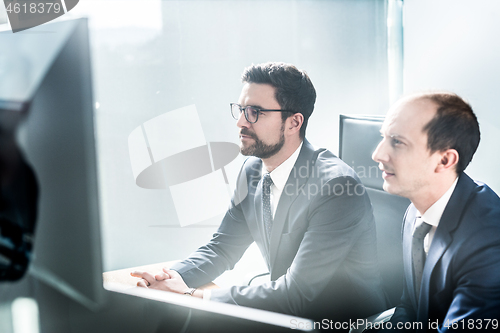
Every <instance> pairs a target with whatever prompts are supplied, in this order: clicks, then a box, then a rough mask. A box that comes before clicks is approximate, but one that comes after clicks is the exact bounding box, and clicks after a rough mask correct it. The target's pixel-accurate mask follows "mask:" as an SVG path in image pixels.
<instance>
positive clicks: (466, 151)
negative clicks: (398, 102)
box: [417, 92, 481, 174]
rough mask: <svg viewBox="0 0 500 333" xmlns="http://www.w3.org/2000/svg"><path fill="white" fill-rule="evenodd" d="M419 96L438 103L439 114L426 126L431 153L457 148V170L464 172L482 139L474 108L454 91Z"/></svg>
mask: <svg viewBox="0 0 500 333" xmlns="http://www.w3.org/2000/svg"><path fill="white" fill-rule="evenodd" d="M417 98H419V99H427V100H430V101H432V102H434V103H435V104H436V105H437V111H436V115H435V116H434V118H433V119H432V120H431V121H430V122H429V123H428V124H427V125H425V127H424V132H427V146H428V148H429V149H430V151H431V152H436V151H444V150H446V149H455V150H456V151H457V152H458V156H459V159H458V163H457V165H456V172H457V174H460V173H461V172H462V171H464V170H465V168H466V167H467V166H468V165H469V163H470V161H471V160H472V157H473V156H474V153H475V152H476V150H477V147H478V145H479V141H480V139H481V133H480V131H479V123H478V121H477V117H476V115H475V114H474V111H472V107H471V106H470V105H469V103H467V102H466V101H465V100H464V99H463V98H461V97H460V96H458V95H457V94H454V93H451V92H430V93H422V94H420V95H418V97H417Z"/></svg>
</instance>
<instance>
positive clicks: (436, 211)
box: [414, 178, 458, 255]
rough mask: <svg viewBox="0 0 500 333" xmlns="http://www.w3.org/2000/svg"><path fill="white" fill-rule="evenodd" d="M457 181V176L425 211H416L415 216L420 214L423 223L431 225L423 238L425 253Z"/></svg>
mask: <svg viewBox="0 0 500 333" xmlns="http://www.w3.org/2000/svg"><path fill="white" fill-rule="evenodd" d="M457 181H458V178H457V179H455V181H454V182H453V184H452V185H451V186H450V188H449V189H448V191H446V193H445V194H443V195H442V196H441V198H439V200H438V201H436V202H435V203H434V204H433V205H432V206H430V207H429V209H427V210H426V211H425V213H423V214H421V213H420V212H418V211H417V212H418V214H417V216H421V217H422V220H423V221H425V223H427V224H430V225H431V226H432V227H431V230H430V231H429V233H428V234H427V236H425V238H424V251H425V254H426V255H427V254H428V253H429V248H430V247H431V243H432V240H433V239H434V234H435V233H436V229H437V227H438V225H439V221H440V220H441V216H443V212H444V209H445V208H446V205H448V201H450V197H451V195H452V194H453V191H454V190H455V187H456V186H457ZM416 226H417V225H416V224H415V227H416ZM414 230H415V229H414Z"/></svg>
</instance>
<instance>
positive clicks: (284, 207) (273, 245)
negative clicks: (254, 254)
mask: <svg viewBox="0 0 500 333" xmlns="http://www.w3.org/2000/svg"><path fill="white" fill-rule="evenodd" d="M313 154H314V148H313V147H312V145H311V144H310V143H309V142H308V141H307V140H306V139H304V143H303V145H302V149H301V150H300V154H299V157H298V158H297V161H296V162H295V165H294V167H293V169H292V171H291V172H290V176H289V177H288V180H287V182H286V184H285V187H284V188H283V192H282V193H281V197H280V201H279V202H278V207H277V209H276V214H275V216H274V221H273V228H272V231H271V240H270V244H269V246H270V256H271V261H270V262H271V267H273V265H274V261H275V259H276V255H277V253H278V247H279V244H280V241H281V235H282V232H283V227H284V226H285V222H286V217H287V215H288V211H289V210H290V206H291V205H292V203H293V201H294V200H295V199H296V198H297V196H298V195H299V193H300V192H301V189H302V187H303V186H304V185H305V183H306V182H307V180H308V179H309V173H310V171H311V169H312V165H311V158H312V156H313ZM303 170H307V175H303V173H304V171H303ZM299 171H301V172H302V173H299ZM301 175H303V176H304V177H301ZM295 176H296V177H295ZM261 211H262V209H261ZM260 214H261V216H262V212H261V213H260Z"/></svg>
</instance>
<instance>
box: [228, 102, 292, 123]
mask: <svg viewBox="0 0 500 333" xmlns="http://www.w3.org/2000/svg"><path fill="white" fill-rule="evenodd" d="M229 105H230V107H231V116H232V117H233V118H234V119H235V120H238V119H239V118H236V117H235V116H234V114H233V105H236V106H237V107H238V109H240V115H241V113H242V112H243V114H244V115H245V119H246V120H247V121H248V122H249V123H250V124H255V123H256V122H257V121H258V120H259V113H260V112H291V113H296V112H295V111H290V110H275V109H261V108H258V107H255V106H251V105H247V106H241V105H240V104H238V103H229ZM247 108H253V109H255V110H256V111H257V116H256V117H255V121H254V122H251V121H250V120H249V119H248V114H247Z"/></svg>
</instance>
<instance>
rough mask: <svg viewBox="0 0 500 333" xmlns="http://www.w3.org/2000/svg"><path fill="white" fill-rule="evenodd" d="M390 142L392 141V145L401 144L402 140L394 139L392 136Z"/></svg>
mask: <svg viewBox="0 0 500 333" xmlns="http://www.w3.org/2000/svg"><path fill="white" fill-rule="evenodd" d="M391 142H392V145H393V146H396V145H399V144H402V143H403V142H401V141H399V140H398V139H395V138H392V139H391Z"/></svg>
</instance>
